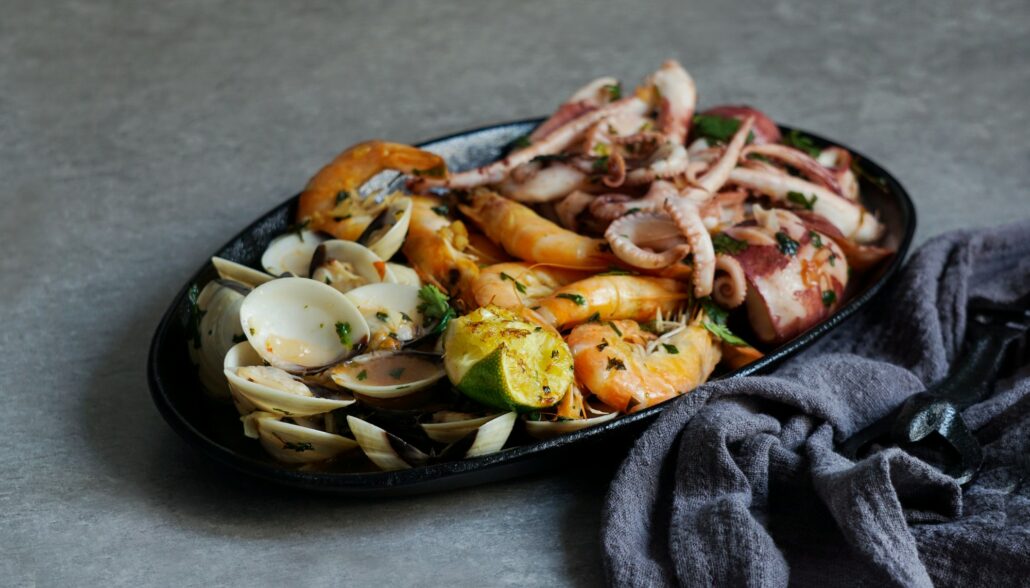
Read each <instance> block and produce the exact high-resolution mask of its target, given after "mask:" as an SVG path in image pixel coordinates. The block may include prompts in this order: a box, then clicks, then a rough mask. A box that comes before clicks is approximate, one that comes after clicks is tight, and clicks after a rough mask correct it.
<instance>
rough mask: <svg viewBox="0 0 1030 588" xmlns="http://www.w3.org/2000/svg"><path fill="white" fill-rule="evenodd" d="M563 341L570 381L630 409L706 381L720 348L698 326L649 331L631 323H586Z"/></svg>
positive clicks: (623, 409) (607, 400)
mask: <svg viewBox="0 0 1030 588" xmlns="http://www.w3.org/2000/svg"><path fill="white" fill-rule="evenodd" d="M566 341H567V342H568V344H569V349H571V351H572V357H573V361H574V369H575V371H576V379H577V380H578V381H579V382H580V383H582V384H583V385H584V386H585V387H586V388H587V389H588V390H589V391H590V392H591V393H592V394H594V395H595V396H597V397H598V398H599V399H600V400H601V401H602V402H604V403H605V404H607V405H609V406H611V407H614V408H617V409H619V410H620V411H626V410H627V409H628V410H630V411H636V410H640V409H643V408H647V407H649V406H653V405H655V404H658V403H659V402H663V401H665V400H668V399H669V398H672V397H674V396H679V395H680V394H686V393H687V392H690V391H691V390H693V389H694V388H696V387H697V386H698V385H700V384H701V383H703V382H704V381H705V380H707V379H708V376H709V375H710V374H711V373H712V370H714V369H715V365H716V364H717V363H718V362H719V358H720V354H721V352H720V349H719V346H718V345H717V344H715V342H714V341H713V340H712V335H711V334H710V333H709V332H708V331H707V330H706V329H705V328H704V327H702V326H700V324H694V323H691V324H682V323H680V324H678V325H676V326H675V328H673V329H672V330H670V331H668V332H666V333H665V334H663V335H660V336H659V335H655V334H653V333H650V332H647V331H645V330H644V329H642V328H641V327H640V325H639V324H638V323H637V322H636V321H613V322H610V323H607V322H606V323H597V322H593V323H586V324H583V325H580V326H578V327H576V328H575V329H573V330H572V333H570V334H569V336H568V337H567V339H566Z"/></svg>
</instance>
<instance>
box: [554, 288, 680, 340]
mask: <svg viewBox="0 0 1030 588" xmlns="http://www.w3.org/2000/svg"><path fill="white" fill-rule="evenodd" d="M688 298H690V287H689V285H688V284H687V283H684V282H680V281H677V280H670V279H667V278H654V277H650V276H620V275H600V276H593V277H590V278H586V279H585V280H580V281H578V282H573V283H571V284H568V285H566V286H562V287H561V288H559V289H558V290H556V291H555V292H554V293H553V294H551V295H550V296H547V297H545V298H541V299H540V300H537V304H538V305H539V308H537V309H536V311H537V313H538V314H540V316H541V317H543V318H544V319H545V320H547V321H548V322H550V323H551V324H553V325H555V326H556V327H558V328H559V329H564V328H567V327H570V326H573V325H577V324H579V323H583V322H586V321H588V320H591V319H596V320H614V319H632V320H647V319H650V318H651V317H653V316H655V314H656V313H657V312H659V311H661V312H662V313H663V314H664V315H666V316H667V315H670V314H672V313H673V312H674V311H676V310H677V309H678V308H679V307H680V306H682V305H683V303H684V302H685V301H686V300H687V299H688Z"/></svg>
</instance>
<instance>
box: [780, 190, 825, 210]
mask: <svg viewBox="0 0 1030 588" xmlns="http://www.w3.org/2000/svg"><path fill="white" fill-rule="evenodd" d="M818 199H819V197H818V196H816V195H815V194H812V199H811V200H809V199H808V198H805V195H804V194H802V193H801V192H794V191H791V192H787V201H788V202H793V203H794V204H797V205H798V206H800V207H801V208H804V209H805V210H812V209H814V208H815V201H816V200H818Z"/></svg>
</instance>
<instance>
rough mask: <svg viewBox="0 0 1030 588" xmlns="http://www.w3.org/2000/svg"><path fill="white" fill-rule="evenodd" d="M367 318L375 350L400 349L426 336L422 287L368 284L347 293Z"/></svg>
mask: <svg viewBox="0 0 1030 588" xmlns="http://www.w3.org/2000/svg"><path fill="white" fill-rule="evenodd" d="M346 296H347V298H349V299H350V301H351V302H353V303H354V306H357V307H358V310H360V311H361V316H363V317H365V322H366V323H368V329H369V332H370V333H371V338H370V340H369V347H370V348H372V349H396V348H398V347H400V346H401V345H404V344H406V343H408V342H410V341H414V340H415V339H418V338H419V337H421V336H422V334H423V332H424V329H423V327H422V320H423V317H422V313H421V312H419V306H420V305H421V304H422V299H421V298H419V295H418V288H417V287H415V286H406V285H404V284H386V283H384V284H368V285H367V286H361V287H360V288H355V289H353V290H351V291H349V292H347V294H346Z"/></svg>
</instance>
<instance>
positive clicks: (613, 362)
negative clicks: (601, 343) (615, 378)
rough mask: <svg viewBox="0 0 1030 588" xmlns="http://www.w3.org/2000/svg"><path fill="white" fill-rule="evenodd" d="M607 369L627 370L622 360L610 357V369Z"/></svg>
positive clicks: (608, 368)
mask: <svg viewBox="0 0 1030 588" xmlns="http://www.w3.org/2000/svg"><path fill="white" fill-rule="evenodd" d="M605 369H607V370H625V369H626V364H625V363H623V361H622V360H621V359H619V358H617V357H609V358H608V367H607V368H605Z"/></svg>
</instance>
